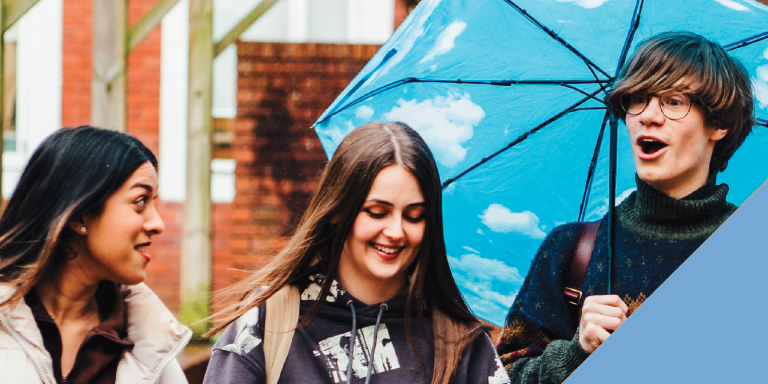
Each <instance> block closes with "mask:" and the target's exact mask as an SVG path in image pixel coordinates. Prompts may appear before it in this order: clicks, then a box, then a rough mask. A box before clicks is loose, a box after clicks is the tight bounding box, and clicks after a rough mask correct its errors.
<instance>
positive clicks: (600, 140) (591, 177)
mask: <svg viewBox="0 0 768 384" xmlns="http://www.w3.org/2000/svg"><path fill="white" fill-rule="evenodd" d="M609 114H610V112H609V111H605V116H604V117H603V125H602V126H600V133H599V134H598V136H597V144H595V151H594V152H593V153H592V162H590V163H589V171H587V182H586V185H585V186H584V195H582V197H581V206H580V207H579V220H578V221H584V212H585V210H586V209H587V200H589V191H590V189H591V188H592V181H593V180H594V178H595V169H596V168H597V158H598V157H599V156H600V147H601V146H602V143H603V133H604V132H605V124H606V123H607V122H608V116H609Z"/></svg>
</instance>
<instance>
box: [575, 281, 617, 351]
mask: <svg viewBox="0 0 768 384" xmlns="http://www.w3.org/2000/svg"><path fill="white" fill-rule="evenodd" d="M628 311H629V308H627V305H626V304H624V302H623V301H622V300H621V299H620V298H619V297H618V296H616V295H595V296H589V297H587V298H586V299H584V305H583V306H582V307H581V321H580V322H579V344H581V347H582V348H584V350H585V351H586V352H587V353H592V352H594V351H595V350H596V349H597V347H599V346H600V345H601V344H603V343H604V342H605V340H606V339H608V336H610V335H611V333H610V332H608V330H611V331H614V330H616V329H617V328H619V326H620V325H621V324H623V323H624V321H626V320H627V312H628Z"/></svg>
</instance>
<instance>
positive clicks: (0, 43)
mask: <svg viewBox="0 0 768 384" xmlns="http://www.w3.org/2000/svg"><path fill="white" fill-rule="evenodd" d="M6 9H7V8H6V7H2V6H0V31H5V30H6V28H5V20H6V18H5V15H6V13H5V11H6ZM4 150H5V33H0V197H2V196H3V183H2V179H3V151H4ZM1 211H2V208H0V212H1Z"/></svg>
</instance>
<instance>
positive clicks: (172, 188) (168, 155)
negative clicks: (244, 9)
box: [158, 0, 189, 202]
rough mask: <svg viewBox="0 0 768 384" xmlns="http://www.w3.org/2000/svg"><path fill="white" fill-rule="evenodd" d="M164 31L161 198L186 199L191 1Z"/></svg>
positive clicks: (171, 15)
mask: <svg viewBox="0 0 768 384" xmlns="http://www.w3.org/2000/svg"><path fill="white" fill-rule="evenodd" d="M161 30H162V37H161V40H160V60H161V62H160V138H159V139H160V153H159V154H158V157H159V159H158V160H159V162H160V174H159V185H160V198H161V199H162V200H165V201H175V202H182V201H184V199H185V198H186V194H187V192H186V186H187V160H186V159H187V89H188V84H187V83H188V81H189V65H188V63H189V1H188V0H181V1H179V3H178V4H176V6H174V7H173V8H172V9H171V10H170V11H169V12H168V13H167V14H166V15H165V17H163V21H162V29H161Z"/></svg>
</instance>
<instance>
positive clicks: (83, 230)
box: [80, 227, 87, 235]
mask: <svg viewBox="0 0 768 384" xmlns="http://www.w3.org/2000/svg"><path fill="white" fill-rule="evenodd" d="M86 231H87V229H85V227H80V233H82V234H83V235H85V232H86Z"/></svg>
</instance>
